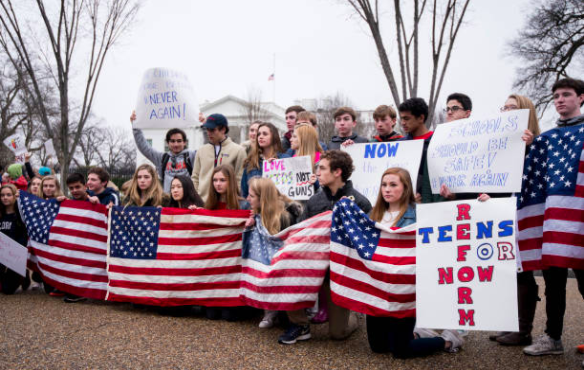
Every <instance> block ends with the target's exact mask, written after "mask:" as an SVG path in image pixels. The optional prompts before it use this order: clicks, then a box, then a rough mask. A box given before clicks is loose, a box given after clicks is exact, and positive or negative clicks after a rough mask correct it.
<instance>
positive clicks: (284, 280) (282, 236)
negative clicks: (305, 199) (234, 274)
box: [240, 211, 331, 311]
mask: <svg viewBox="0 0 584 370" xmlns="http://www.w3.org/2000/svg"><path fill="white" fill-rule="evenodd" d="M330 230H331V212H330V211H328V212H325V213H321V214H319V215H316V216H314V217H311V218H309V219H307V220H304V221H302V222H300V223H298V224H296V225H293V226H290V227H289V228H287V229H285V230H282V231H281V232H279V233H277V234H275V235H270V234H269V233H268V231H267V230H266V228H265V227H264V226H263V225H262V224H261V220H260V217H259V216H257V215H256V226H255V227H254V228H253V229H251V230H246V231H245V233H244V237H243V270H242V277H241V280H242V281H241V289H240V292H241V300H242V301H243V302H244V303H245V304H247V305H249V306H253V307H257V308H263V309H267V310H279V311H289V310H298V309H301V308H307V307H312V306H314V303H315V302H316V298H317V296H318V292H319V290H320V287H321V286H322V282H323V280H324V277H325V275H326V271H327V269H328V267H329V251H330Z"/></svg>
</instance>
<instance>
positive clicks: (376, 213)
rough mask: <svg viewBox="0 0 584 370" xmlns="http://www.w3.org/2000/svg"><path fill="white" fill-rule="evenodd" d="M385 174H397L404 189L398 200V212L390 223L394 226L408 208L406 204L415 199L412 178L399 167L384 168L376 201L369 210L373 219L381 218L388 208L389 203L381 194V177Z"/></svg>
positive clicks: (411, 202) (379, 219)
mask: <svg viewBox="0 0 584 370" xmlns="http://www.w3.org/2000/svg"><path fill="white" fill-rule="evenodd" d="M387 175H397V177H399V181H401V183H402V184H403V186H404V191H403V193H402V196H401V198H400V200H399V214H398V216H397V217H396V218H395V221H394V222H393V225H391V226H395V225H396V224H397V223H398V221H399V220H400V219H401V218H402V217H403V215H404V214H405V213H406V211H407V210H408V206H409V205H410V204H413V203H414V202H415V201H416V198H415V197H414V190H413V188H412V180H411V178H410V173H409V172H408V170H405V169H403V168H399V167H392V168H388V169H387V170H385V172H384V173H383V175H381V181H380V186H379V193H378V195H377V202H375V206H374V207H373V209H372V210H371V219H372V220H373V221H377V222H379V221H381V220H383V215H384V214H385V212H386V211H387V210H388V209H389V203H387V202H386V201H385V199H383V195H382V193H381V183H383V178H384V177H385V176H387Z"/></svg>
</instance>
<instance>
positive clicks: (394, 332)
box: [367, 315, 445, 358]
mask: <svg viewBox="0 0 584 370" xmlns="http://www.w3.org/2000/svg"><path fill="white" fill-rule="evenodd" d="M415 326H416V319H415V318H413V317H411V318H404V319H397V318H394V317H374V316H369V315H367V340H368V341H369V347H371V350H372V351H373V352H376V353H385V352H391V353H393V355H394V356H395V357H398V358H407V357H418V356H426V355H429V354H431V353H434V352H437V351H441V350H443V349H444V343H445V342H444V339H443V338H440V337H435V338H419V339H414V327H415Z"/></svg>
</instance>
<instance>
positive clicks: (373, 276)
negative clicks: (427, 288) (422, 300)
mask: <svg viewBox="0 0 584 370" xmlns="http://www.w3.org/2000/svg"><path fill="white" fill-rule="evenodd" d="M415 230H416V229H415V225H410V226H407V227H404V228H401V229H397V230H391V229H390V228H387V227H385V226H383V225H381V224H379V223H376V222H374V221H372V220H371V219H370V218H369V217H368V216H367V215H366V214H365V213H364V212H363V211H362V210H361V209H360V208H359V207H358V206H357V205H356V204H355V203H354V202H352V201H351V200H349V199H342V200H341V201H339V202H338V203H337V204H336V205H335V208H334V210H333V221H332V229H331V255H330V268H331V272H330V275H331V296H332V299H333V302H335V303H336V304H337V305H339V306H342V307H345V308H348V309H350V310H353V311H356V312H361V313H364V314H368V315H372V316H391V317H397V318H403V317H414V316H415V312H416V285H415V284H416V249H415V248H416V234H415Z"/></svg>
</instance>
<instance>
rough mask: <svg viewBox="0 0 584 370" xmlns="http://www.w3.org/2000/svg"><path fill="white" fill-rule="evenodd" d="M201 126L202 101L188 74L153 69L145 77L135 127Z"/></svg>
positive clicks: (140, 90)
mask: <svg viewBox="0 0 584 370" xmlns="http://www.w3.org/2000/svg"><path fill="white" fill-rule="evenodd" d="M197 125H200V122H199V104H198V102H197V98H196V96H195V91H194V89H193V86H192V85H191V83H190V81H189V78H188V77H187V75H186V74H184V73H182V72H179V71H175V70H172V69H166V68H152V69H149V70H147V71H146V72H145V73H144V76H143V77H142V83H141V84H140V89H139V90H138V100H137V101H136V121H134V125H133V126H134V128H158V129H165V128H169V129H170V128H175V127H176V128H188V127H193V126H197Z"/></svg>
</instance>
